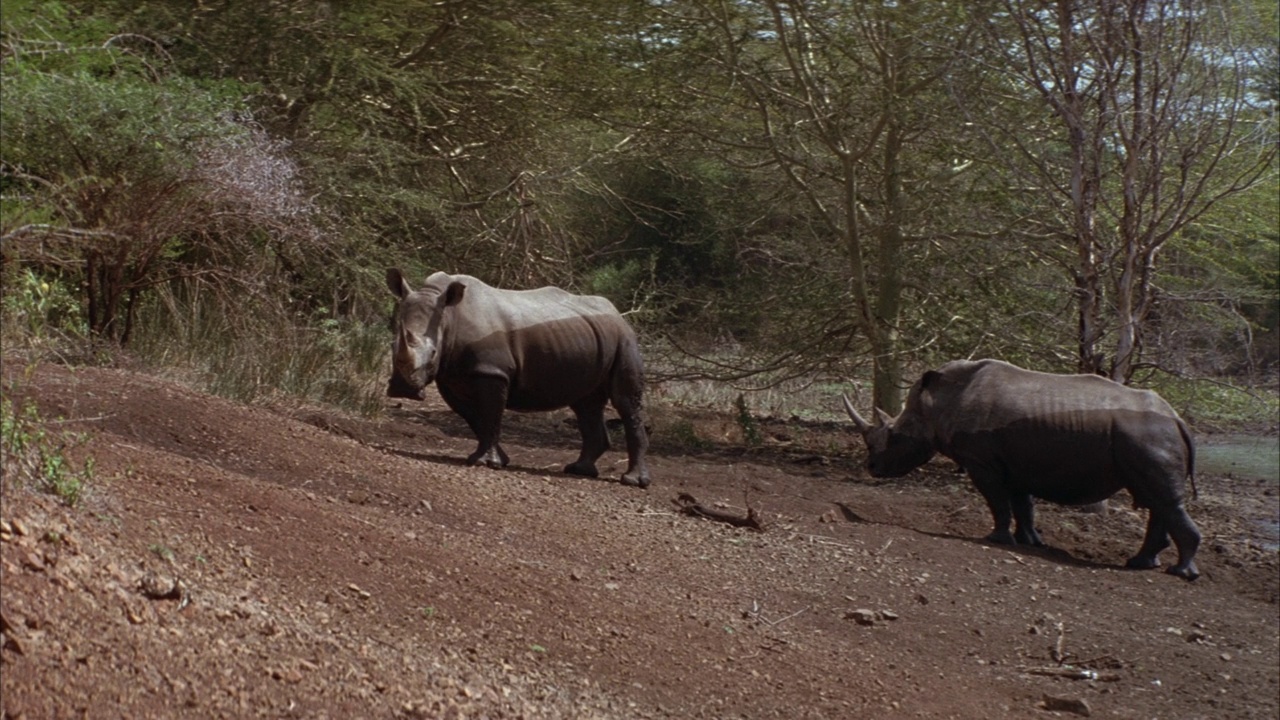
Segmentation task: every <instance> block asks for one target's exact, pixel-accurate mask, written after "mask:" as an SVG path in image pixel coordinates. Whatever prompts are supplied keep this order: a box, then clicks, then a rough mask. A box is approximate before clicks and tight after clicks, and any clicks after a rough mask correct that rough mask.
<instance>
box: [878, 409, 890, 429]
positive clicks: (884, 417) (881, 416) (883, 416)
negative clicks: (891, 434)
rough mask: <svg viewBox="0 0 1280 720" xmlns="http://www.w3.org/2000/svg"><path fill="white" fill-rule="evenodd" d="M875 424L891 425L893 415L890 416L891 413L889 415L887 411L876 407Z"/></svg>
mask: <svg viewBox="0 0 1280 720" xmlns="http://www.w3.org/2000/svg"><path fill="white" fill-rule="evenodd" d="M876 424H877V425H892V424H893V416H892V415H890V414H889V413H887V412H885V411H883V410H881V409H880V408H876Z"/></svg>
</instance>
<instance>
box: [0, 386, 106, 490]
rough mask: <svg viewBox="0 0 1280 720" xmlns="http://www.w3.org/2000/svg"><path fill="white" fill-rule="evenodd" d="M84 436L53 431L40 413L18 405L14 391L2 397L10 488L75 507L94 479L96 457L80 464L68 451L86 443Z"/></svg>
mask: <svg viewBox="0 0 1280 720" xmlns="http://www.w3.org/2000/svg"><path fill="white" fill-rule="evenodd" d="M86 439H87V438H86V437H85V436H83V435H78V434H73V433H62V432H55V431H50V430H49V429H48V423H46V422H45V421H44V420H42V419H41V417H40V412H39V410H38V409H37V408H36V407H35V405H33V404H30V403H15V401H14V400H13V398H12V389H11V388H6V392H5V394H4V395H3V397H0V472H3V474H4V480H3V484H4V485H5V486H8V487H32V488H35V489H36V490H39V491H40V492H46V493H49V494H51V495H54V496H56V497H57V498H58V499H59V500H61V501H62V502H64V503H66V504H67V505H71V506H75V505H77V504H79V503H80V501H81V500H83V499H84V496H85V493H86V492H88V490H89V486H90V485H91V484H92V482H93V478H94V462H93V458H92V457H88V458H85V460H84V461H83V462H82V463H79V464H77V463H76V462H75V461H74V460H72V459H71V458H70V457H69V456H68V451H70V450H72V449H74V448H75V447H76V446H78V445H81V444H83V443H84V442H85V441H86Z"/></svg>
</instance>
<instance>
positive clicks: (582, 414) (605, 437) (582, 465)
mask: <svg viewBox="0 0 1280 720" xmlns="http://www.w3.org/2000/svg"><path fill="white" fill-rule="evenodd" d="M604 403H605V400H604V398H603V397H593V398H589V399H587V400H584V401H582V402H580V403H578V404H576V405H573V406H572V409H573V413H574V415H577V416H578V430H579V431H580V432H581V433H582V451H581V452H580V453H579V454H578V459H577V460H575V461H573V462H572V463H571V464H569V465H568V466H566V467H565V469H564V471H565V472H567V473H569V474H570V475H585V476H586V477H599V476H600V471H599V470H597V469H596V460H599V459H600V456H601V455H603V454H604V451H605V450H608V449H609V432H608V430H606V429H605V426H604Z"/></svg>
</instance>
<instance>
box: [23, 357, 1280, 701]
mask: <svg viewBox="0 0 1280 720" xmlns="http://www.w3.org/2000/svg"><path fill="white" fill-rule="evenodd" d="M8 367H9V366H8V365H7V366H6V368H8ZM12 372H17V369H13V370H10V369H6V373H5V374H6V376H7V377H6V381H8V380H9V379H10V378H11V373H12ZM24 395H25V396H26V397H29V398H30V399H31V400H33V401H35V402H36V403H37V404H38V406H39V409H40V412H41V414H42V416H43V417H45V418H63V419H64V420H63V421H62V422H61V423H60V424H59V425H58V426H57V427H58V428H59V429H65V430H67V431H74V432H84V433H87V434H88V436H89V440H88V441H87V443H86V444H85V445H83V446H82V447H78V448H77V449H76V450H75V452H76V453H77V454H83V453H85V452H87V453H90V454H92V456H93V457H94V458H95V460H96V478H97V480H96V483H95V486H94V488H93V491H92V493H91V494H90V496H89V497H88V498H87V499H86V500H85V501H84V502H83V503H82V504H81V506H79V507H78V508H75V509H69V508H66V507H64V506H63V505H61V504H59V503H58V502H57V501H56V499H55V498H53V497H52V496H49V495H42V494H37V493H35V492H32V491H28V490H15V489H14V488H13V487H10V486H9V484H8V483H6V486H5V487H4V495H3V500H4V502H3V509H2V511H0V516H2V517H0V519H2V520H3V523H2V525H0V570H2V572H3V592H2V593H0V614H2V615H3V649H2V650H0V661H2V664H0V675H2V680H3V685H2V690H3V695H2V697H0V715H2V716H3V717H4V718H14V719H16V718H27V719H28V720H37V719H41V718H59V717H81V716H83V717H91V718H100V717H102V718H107V717H110V718H115V717H129V718H178V717H299V718H364V717H369V718H382V717H385V718H399V717H403V718H896V717H902V718H917V717H919V718H1049V717H1079V716H1084V715H1089V716H1091V717H1104V718H1109V717H1118V718H1179V719H1181V718H1215V719H1221V718H1276V717H1277V716H1280V616H1278V612H1277V611H1278V607H1277V603H1278V602H1280V566H1278V564H1277V560H1278V557H1277V551H1276V550H1275V549H1274V544H1273V543H1274V540H1275V539H1274V538H1268V537H1267V536H1266V533H1267V532H1268V530H1267V529H1266V525H1265V524H1264V523H1262V522H1260V521H1263V520H1271V521H1274V520H1275V518H1276V517H1277V515H1280V504H1278V503H1280V499H1278V498H1277V497H1276V489H1275V487H1274V485H1272V484H1267V483H1261V482H1254V481H1245V480H1239V479H1231V478H1226V477H1200V478H1199V483H1198V484H1199V499H1198V500H1195V501H1194V502H1192V503H1191V506H1190V511H1191V514H1192V517H1193V518H1195V519H1196V521H1197V522H1198V523H1199V525H1200V528H1201V530H1202V531H1203V532H1204V536H1205V540H1204V544H1203V546H1202V549H1201V553H1200V556H1199V558H1198V560H1199V565H1200V569H1201V571H1202V572H1203V573H1204V575H1203V576H1202V577H1201V578H1200V579H1199V580H1197V581H1195V582H1193V583H1189V582H1185V581H1183V580H1180V579H1177V578H1174V577H1171V576H1168V575H1165V574H1164V573H1161V572H1158V571H1143V572H1139V571H1126V570H1124V569H1122V568H1121V565H1122V564H1123V562H1124V560H1125V558H1126V557H1128V556H1129V555H1130V554H1132V553H1133V552H1135V551H1136V549H1137V547H1138V545H1139V544H1140V542H1141V538H1142V531H1143V527H1144V520H1145V517H1144V516H1140V515H1139V514H1138V513H1136V512H1134V511H1132V510H1131V509H1130V508H1129V506H1128V504H1127V498H1125V497H1123V496H1120V497H1117V498H1113V500H1112V501H1111V502H1110V504H1109V509H1108V511H1107V512H1105V513H1103V514H1088V513H1082V512H1080V511H1078V510H1071V509H1064V508H1056V507H1053V506H1050V505H1047V504H1045V503H1041V504H1040V505H1039V506H1038V510H1039V513H1040V514H1039V523H1038V524H1039V526H1040V529H1041V532H1042V534H1043V535H1044V537H1045V539H1046V541H1047V542H1049V543H1050V545H1051V546H1052V547H1051V548H1049V549H1043V550H1037V549H1027V548H1014V549H1010V548H1005V547H996V546H991V545H988V544H986V543H984V542H983V541H982V540H981V539H980V538H981V537H982V536H983V535H985V534H986V533H987V532H988V531H989V530H990V527H989V522H990V520H989V516H988V514H987V511H986V509H985V506H984V505H983V503H982V500H981V498H980V497H979V496H978V495H977V494H976V493H975V492H974V491H973V490H972V489H971V487H970V486H969V484H968V482H967V481H966V480H964V479H963V478H961V477H959V476H956V475H954V474H953V473H952V471H951V467H950V466H949V463H947V462H945V461H941V460H939V461H935V463H933V464H931V465H930V466H928V467H927V468H925V469H923V470H921V471H917V472H916V473H914V474H912V475H911V476H909V477H907V478H904V479H901V480H894V481H873V480H872V479H870V478H869V477H868V476H867V475H866V473H865V472H864V471H863V470H862V469H861V467H860V462H861V460H862V448H861V447H860V445H861V443H860V441H857V440H856V439H855V438H854V437H853V436H852V435H851V434H850V433H849V431H848V429H847V428H845V427H843V426H842V425H841V424H839V423H831V424H821V423H807V424H806V423H800V422H798V421H792V422H787V423H782V422H766V423H764V424H763V426H762V430H763V434H764V436H765V444H764V447H763V448H760V449H756V450H753V451H750V452H748V451H746V450H744V449H742V448H741V446H740V445H737V444H735V443H733V442H731V441H728V440H726V439H725V438H726V437H728V438H730V440H731V439H732V436H733V432H734V423H733V422H732V421H731V420H728V419H725V418H720V417H716V416H714V415H709V414H689V415H687V416H685V420H684V422H687V425H685V427H693V428H695V429H696V430H697V435H698V436H699V437H701V438H702V439H703V441H704V443H703V445H702V447H700V448H698V449H697V450H696V451H694V450H689V449H688V447H689V446H688V444H687V440H688V438H684V440H685V441H686V444H685V446H684V447H683V448H681V447H678V446H677V445H675V444H674V443H673V441H672V440H671V439H670V437H669V436H670V435H671V433H666V434H665V436H664V432H663V423H669V422H670V414H671V413H672V412H674V411H671V410H667V409H661V412H659V411H658V410H655V412H654V415H655V416H658V415H666V417H662V418H655V426H656V427H657V432H656V433H655V442H654V447H653V450H652V469H653V476H654V483H653V485H652V486H651V487H650V488H649V489H648V490H647V491H643V490H637V489H634V488H626V487H622V486H621V485H619V484H617V483H616V482H607V481H604V480H589V479H583V478H577V477H571V476H566V475H563V474H561V473H560V472H559V468H560V467H562V466H563V465H564V464H565V463H567V462H568V461H570V460H572V459H573V458H574V457H575V456H576V442H577V435H576V431H575V430H574V429H573V428H572V427H570V426H569V425H568V424H567V423H566V422H565V421H566V418H567V417H568V414H567V413H553V414H544V415H527V416H511V415H509V416H508V424H507V426H506V428H505V435H504V440H505V442H504V446H505V447H506V449H507V450H508V451H509V453H510V455H511V458H512V465H511V467H509V468H507V469H505V470H501V471H498V470H490V469H485V468H468V467H465V466H464V465H463V464H462V458H464V457H465V456H466V454H467V453H468V452H470V451H471V450H472V449H473V447H474V441H473V440H472V438H471V437H470V434H469V432H468V431H467V430H466V428H465V426H464V425H463V423H462V421H461V420H460V419H458V418H457V417H455V416H454V415H452V414H451V413H449V412H448V410H447V409H446V408H445V407H444V406H443V404H442V403H440V401H439V400H438V398H437V397H436V395H435V393H434V392H431V393H430V395H431V400H430V401H429V402H427V403H425V404H418V403H407V402H397V401H388V402H387V410H386V413H385V416H384V417H382V418H380V419H377V420H365V419H359V418H351V417H346V416H342V415H339V414H335V413H332V412H329V411H324V410H315V409H298V408H264V407H248V406H243V405H238V404H234V403H231V402H228V401H226V400H222V399H218V398H215V397H211V396H207V395H203V394H200V393H197V392H193V391H191V390H189V389H187V388H185V387H184V386H182V385H180V384H177V383H174V382H169V381H165V380H160V379H156V378H154V377H150V376H147V375H143V374H137V373H133V372H129V371H126V370H119V369H91V368H82V369H68V368H65V367H60V366H53V365H43V366H39V367H38V368H37V369H36V370H35V372H34V374H33V375H32V376H31V377H30V379H29V380H25V381H23V383H22V384H21V385H20V387H19V390H18V397H23V396H24ZM615 444H616V445H619V446H620V444H621V443H620V439H616V441H615ZM624 464H625V455H624V453H622V452H621V451H620V448H615V450H614V451H612V452H610V453H609V454H607V455H606V456H605V458H604V459H603V463H602V471H603V472H605V474H606V475H607V476H608V477H609V478H610V480H613V479H616V478H617V477H618V475H619V474H620V472H621V470H622V469H623V467H624ZM682 493H685V494H688V495H689V496H692V498H694V499H696V501H697V502H699V503H701V504H703V505H704V506H706V507H710V508H713V509H718V510H720V511H723V512H728V513H738V514H745V513H746V508H747V506H748V505H749V506H750V507H751V508H753V509H754V510H755V511H756V512H757V513H758V514H759V517H760V518H761V519H762V521H763V523H764V530H763V531H761V532H757V531H754V530H751V529H745V528H737V527H732V526H730V525H728V524H726V523H722V522H717V521H712V520H706V519H699V518H695V517H690V516H687V515H683V514H680V513H679V512H678V510H679V508H678V507H677V504H676V502H675V501H676V499H677V497H678V496H679V495H680V494H682ZM1172 552H1173V551H1172V550H1170V551H1167V554H1166V556H1165V557H1164V558H1163V559H1164V560H1165V562H1166V563H1170V562H1172Z"/></svg>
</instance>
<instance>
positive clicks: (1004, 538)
mask: <svg viewBox="0 0 1280 720" xmlns="http://www.w3.org/2000/svg"><path fill="white" fill-rule="evenodd" d="M985 539H986V540H987V541H988V542H993V543H996V544H997V545H1017V544H1018V541H1017V540H1015V539H1014V538H1013V533H1011V532H1009V531H1008V530H993V531H991V534H990V535H987V537H986V538H985Z"/></svg>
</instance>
